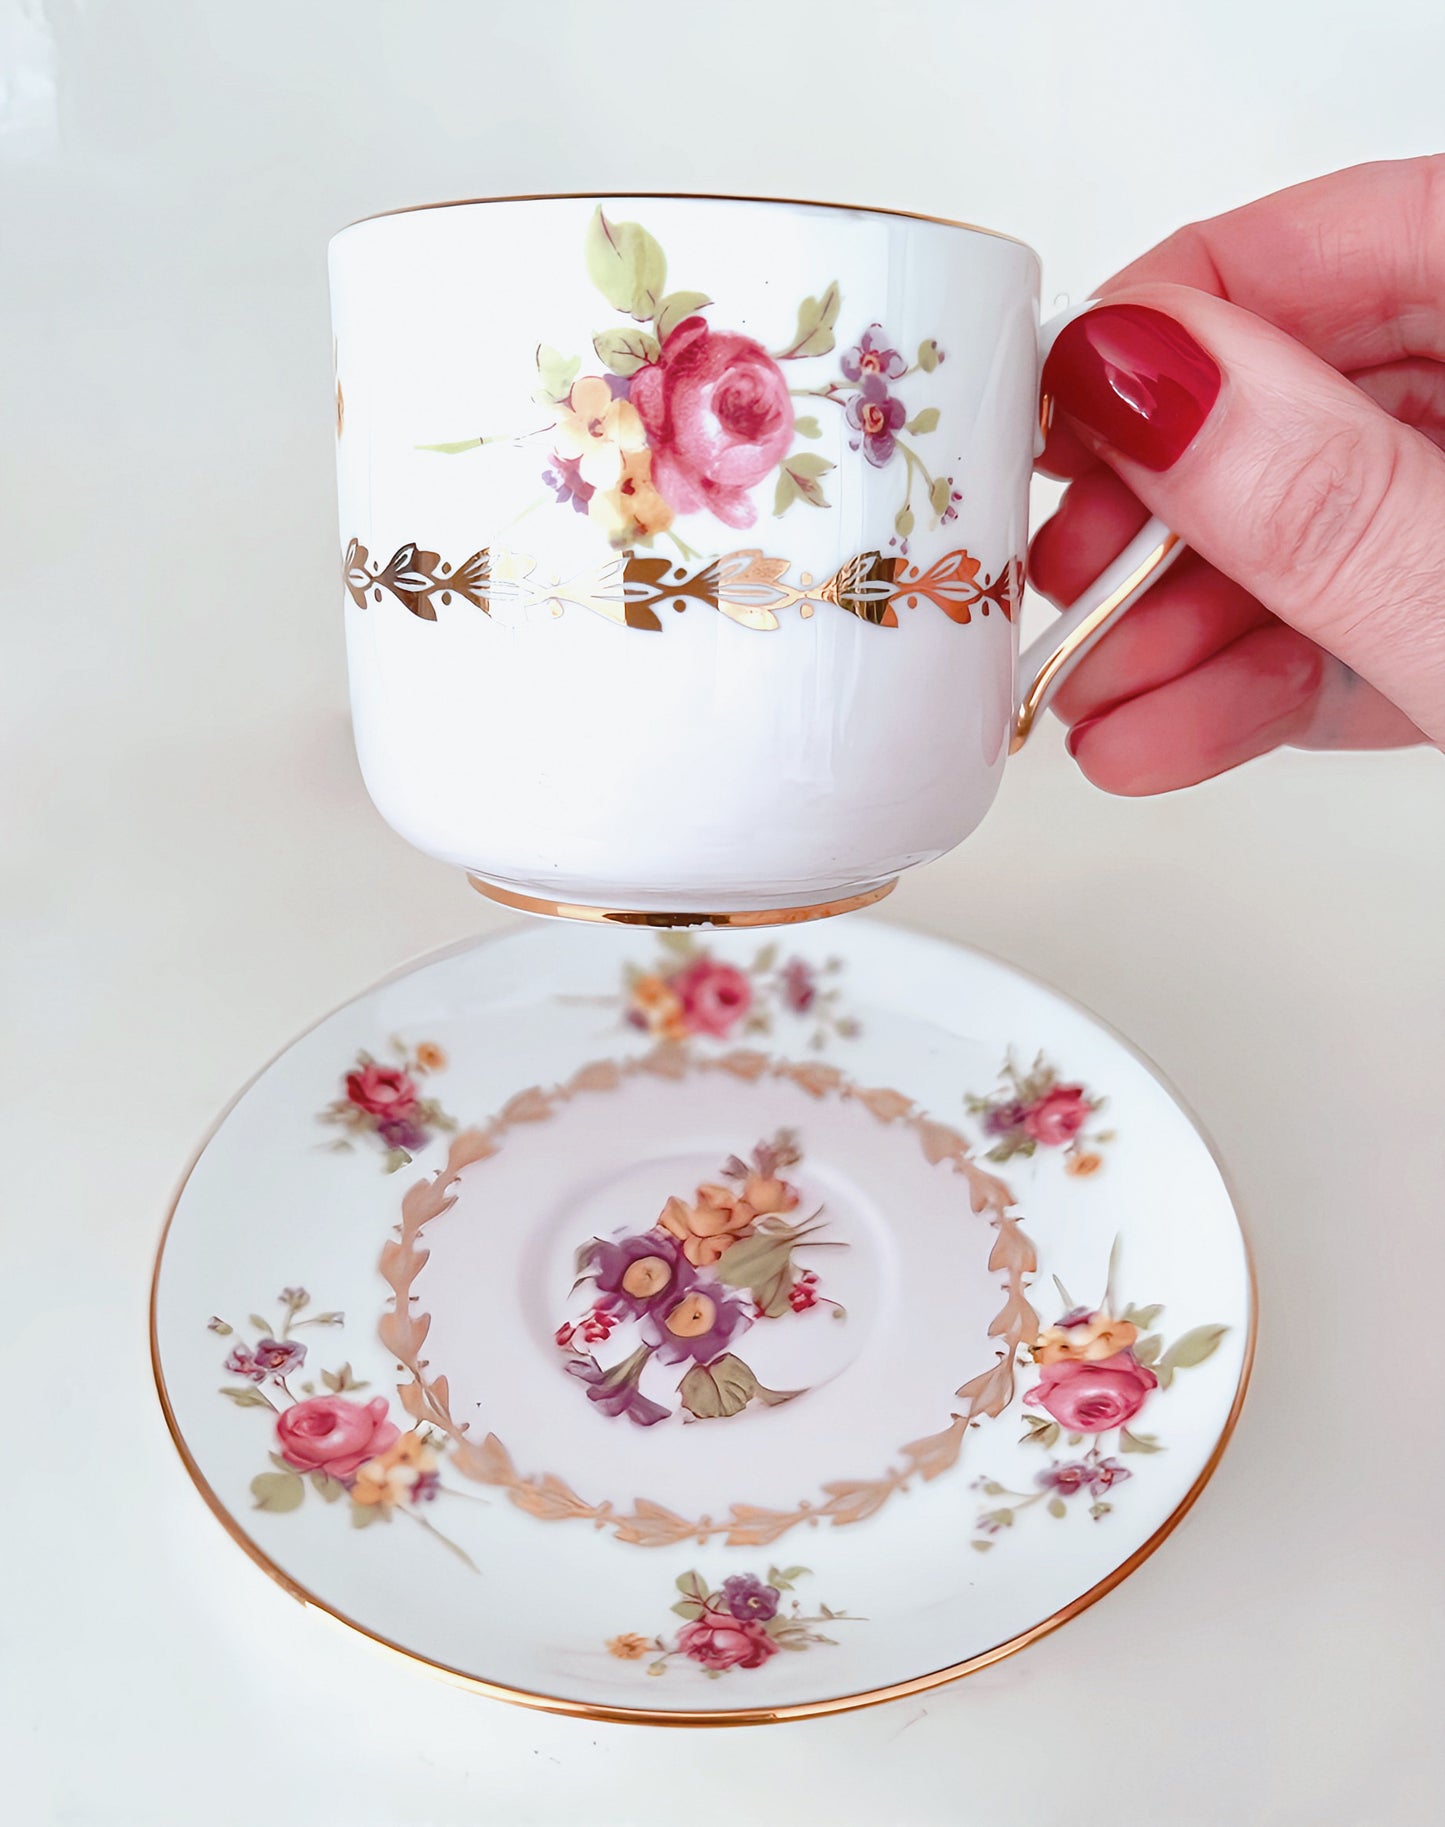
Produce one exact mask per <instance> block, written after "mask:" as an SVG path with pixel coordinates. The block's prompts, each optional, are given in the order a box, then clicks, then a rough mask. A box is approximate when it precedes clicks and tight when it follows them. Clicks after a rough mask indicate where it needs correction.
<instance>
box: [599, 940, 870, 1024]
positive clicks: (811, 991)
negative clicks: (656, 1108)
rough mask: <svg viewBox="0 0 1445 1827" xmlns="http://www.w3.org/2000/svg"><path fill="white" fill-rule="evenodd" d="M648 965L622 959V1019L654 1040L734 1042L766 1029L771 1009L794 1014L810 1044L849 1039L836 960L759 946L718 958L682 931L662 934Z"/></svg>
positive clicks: (848, 1020) (773, 1012) (850, 1021)
mask: <svg viewBox="0 0 1445 1827" xmlns="http://www.w3.org/2000/svg"><path fill="white" fill-rule="evenodd" d="M659 943H660V947H661V950H660V955H659V957H658V959H657V962H656V963H655V964H654V965H653V967H652V968H651V969H650V970H642V969H640V968H639V967H638V966H636V965H629V966H628V967H627V974H626V1003H625V1011H624V1018H625V1020H626V1021H627V1023H628V1025H629V1026H631V1027H634V1028H641V1029H642V1030H643V1032H644V1033H647V1034H651V1035H653V1036H654V1037H655V1038H656V1039H658V1040H691V1039H695V1038H705V1039H708V1040H733V1039H736V1038H737V1037H738V1036H739V1035H743V1034H769V1033H771V1032H772V1027H773V1018H774V1016H775V1015H780V1014H781V1015H788V1016H795V1017H798V1018H799V1019H801V1020H804V1021H807V1022H808V1023H809V1024H810V1026H811V1033H810V1034H809V1044H810V1045H812V1046H814V1047H822V1046H824V1045H826V1044H827V1041H828V1039H829V1038H830V1036H837V1037H838V1038H839V1039H844V1040H852V1039H854V1038H855V1037H856V1036H857V1034H858V1032H859V1028H858V1023H857V1022H856V1021H855V1020H853V1018H852V1017H851V1016H849V1015H843V1014H840V1013H839V1010H838V1002H839V991H838V987H837V983H836V978H837V976H838V974H839V972H840V971H841V970H842V968H843V965H842V961H841V959H838V958H830V959H829V960H828V962H827V963H826V964H824V965H822V966H816V965H812V964H810V963H809V962H808V961H807V959H805V958H797V957H794V958H786V959H784V958H781V957H780V954H779V950H778V947H777V946H776V945H765V946H763V947H762V949H761V950H760V951H758V952H757V953H755V954H754V956H753V959H752V962H751V963H750V964H746V965H736V964H725V963H724V962H723V961H722V960H721V959H719V958H715V957H713V955H712V954H711V953H710V952H709V951H707V950H706V948H705V947H703V946H701V945H699V944H698V942H697V940H696V939H693V938H691V937H690V936H689V935H688V934H687V933H664V934H662V935H661V938H660V941H659Z"/></svg>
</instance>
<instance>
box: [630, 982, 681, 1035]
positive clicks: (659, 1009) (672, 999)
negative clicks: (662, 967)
mask: <svg viewBox="0 0 1445 1827" xmlns="http://www.w3.org/2000/svg"><path fill="white" fill-rule="evenodd" d="M632 1010H633V1012H634V1013H635V1014H636V1015H637V1016H639V1017H640V1022H639V1025H640V1026H641V1027H644V1028H646V1029H647V1031H648V1033H649V1034H656V1035H657V1037H658V1038H659V1039H660V1040H686V1039H687V1023H686V1021H684V1019H683V1007H682V998H681V996H679V995H678V993H677V991H676V990H675V989H673V987H672V985H671V984H670V983H667V982H666V981H665V980H664V979H663V978H661V977H639V978H638V979H637V981H636V982H635V983H634V984H633V986H632Z"/></svg>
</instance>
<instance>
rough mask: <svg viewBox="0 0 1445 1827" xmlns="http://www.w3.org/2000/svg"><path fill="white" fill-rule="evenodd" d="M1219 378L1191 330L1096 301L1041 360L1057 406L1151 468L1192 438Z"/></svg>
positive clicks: (1139, 309) (1159, 315)
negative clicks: (1091, 308) (1043, 361)
mask: <svg viewBox="0 0 1445 1827" xmlns="http://www.w3.org/2000/svg"><path fill="white" fill-rule="evenodd" d="M1220 380H1221V376H1220V372H1219V369H1218V368H1217V367H1216V366H1215V364H1214V362H1213V361H1211V360H1210V358H1209V356H1207V355H1206V354H1205V353H1204V351H1203V349H1201V348H1200V346H1199V344H1198V343H1197V342H1195V340H1194V338H1193V337H1192V336H1191V335H1190V334H1189V332H1188V331H1187V330H1185V329H1183V328H1182V327H1181V326H1180V325H1179V324H1177V323H1175V321H1174V319H1173V318H1172V317H1166V316H1165V315H1164V313H1163V312H1162V311H1151V310H1150V309H1149V308H1148V307H1147V306H1145V305H1131V304H1118V305H1111V304H1103V305H1096V306H1095V308H1094V309H1093V310H1092V311H1086V312H1085V313H1084V315H1083V316H1082V317H1076V318H1075V319H1074V321H1073V322H1072V323H1071V324H1069V325H1068V326H1067V328H1065V329H1064V330H1062V331H1061V332H1060V334H1059V338H1058V341H1057V342H1056V343H1055V344H1054V346H1053V348H1052V349H1051V350H1050V351H1049V357H1048V360H1047V361H1046V362H1045V363H1044V392H1045V393H1046V394H1048V395H1049V396H1050V398H1051V399H1052V400H1053V402H1054V407H1055V410H1057V411H1059V412H1065V413H1067V414H1068V416H1069V417H1070V418H1071V419H1074V420H1076V421H1077V422H1078V424H1079V425H1081V426H1082V427H1083V428H1084V429H1085V430H1086V431H1091V432H1093V433H1094V435H1095V436H1096V437H1099V438H1102V439H1103V440H1104V442H1105V443H1106V444H1109V445H1111V446H1112V447H1113V448H1114V449H1115V450H1117V451H1118V452H1119V454H1120V455H1121V456H1124V457H1131V458H1132V459H1133V460H1134V462H1136V463H1142V464H1143V465H1144V466H1145V468H1146V469H1154V470H1160V469H1168V468H1169V467H1170V465H1171V464H1173V463H1175V462H1176V461H1177V460H1178V459H1179V458H1180V457H1181V456H1182V455H1183V454H1184V451H1185V450H1186V449H1187V448H1188V446H1189V445H1190V444H1191V443H1193V441H1194V438H1195V436H1196V435H1197V433H1198V431H1199V428H1200V426H1201V425H1203V423H1204V421H1205V420H1206V419H1207V418H1208V417H1209V411H1210V408H1211V407H1212V406H1213V404H1214V402H1215V400H1216V399H1217V398H1218V396H1219V387H1220Z"/></svg>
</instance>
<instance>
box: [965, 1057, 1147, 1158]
mask: <svg viewBox="0 0 1445 1827" xmlns="http://www.w3.org/2000/svg"><path fill="white" fill-rule="evenodd" d="M1104 1103H1105V1100H1104V1099H1103V1098H1101V1097H1094V1096H1093V1095H1092V1094H1091V1093H1090V1092H1089V1091H1088V1090H1087V1089H1086V1088H1085V1087H1084V1086H1083V1085H1080V1084H1076V1083H1072V1082H1070V1081H1068V1080H1065V1079H1061V1078H1060V1076H1059V1073H1058V1070H1057V1068H1056V1067H1054V1066H1052V1065H1050V1064H1049V1062H1048V1061H1047V1060H1046V1059H1045V1058H1044V1056H1043V1054H1042V1053H1040V1054H1039V1055H1038V1056H1037V1057H1036V1058H1035V1060H1034V1063H1033V1065H1032V1066H1030V1067H1029V1069H1028V1071H1027V1072H1020V1071H1019V1069H1018V1067H1017V1066H1016V1065H1015V1064H1014V1061H1013V1058H1012V1056H1011V1055H1010V1057H1009V1058H1008V1059H1006V1060H1005V1061H1004V1066H1003V1070H1002V1072H1000V1074H999V1089H998V1090H997V1091H991V1092H990V1093H989V1094H988V1096H987V1097H975V1096H974V1095H973V1094H972V1093H969V1094H968V1095H967V1096H966V1097H965V1098H964V1104H965V1106H966V1107H967V1109H968V1112H969V1114H970V1115H971V1116H975V1117H978V1118H979V1119H980V1122H981V1124H982V1127H983V1132H984V1134H985V1135H986V1136H988V1137H990V1138H991V1140H992V1143H993V1146H992V1147H991V1148H990V1149H989V1150H988V1152H987V1154H986V1156H985V1159H987V1160H989V1161H1011V1160H1013V1158H1014V1156H1015V1155H1024V1156H1028V1155H1032V1154H1034V1153H1035V1152H1036V1151H1037V1150H1038V1149H1040V1148H1058V1149H1062V1150H1063V1156H1064V1172H1065V1173H1066V1174H1072V1175H1075V1176H1079V1177H1083V1176H1085V1175H1088V1174H1095V1173H1097V1172H1098V1171H1099V1169H1100V1168H1101V1167H1102V1166H1103V1165H1104V1157H1103V1156H1102V1155H1101V1154H1100V1153H1099V1152H1098V1151H1099V1149H1100V1148H1102V1147H1103V1146H1105V1145H1106V1144H1107V1143H1109V1142H1112V1141H1113V1140H1114V1131H1113V1130H1112V1129H1100V1130H1096V1131H1094V1132H1093V1133H1092V1134H1089V1133H1088V1132H1087V1125H1088V1122H1089V1120H1090V1118H1091V1117H1095V1116H1097V1115H1098V1114H1099V1112H1100V1111H1101V1110H1102V1109H1103V1108H1104Z"/></svg>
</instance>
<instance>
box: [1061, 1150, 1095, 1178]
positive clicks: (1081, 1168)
mask: <svg viewBox="0 0 1445 1827" xmlns="http://www.w3.org/2000/svg"><path fill="white" fill-rule="evenodd" d="M1103 1165H1104V1157H1103V1156H1102V1155H1096V1154H1092V1153H1085V1154H1080V1155H1076V1154H1069V1155H1065V1157H1064V1172H1065V1173H1066V1174H1074V1175H1076V1176H1077V1177H1079V1178H1082V1177H1083V1176H1084V1175H1085V1174H1096V1173H1098V1171H1099V1169H1100V1168H1101V1167H1102V1166H1103Z"/></svg>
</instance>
